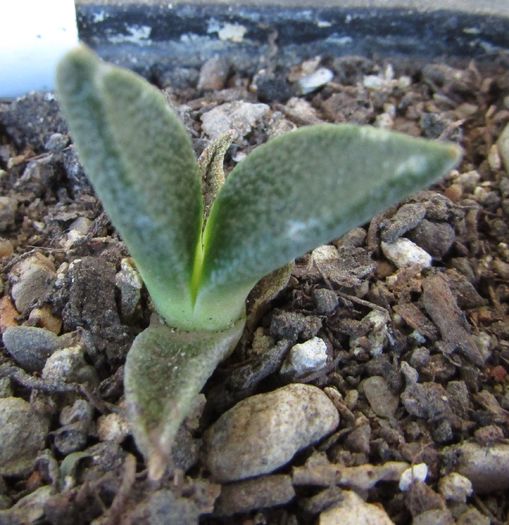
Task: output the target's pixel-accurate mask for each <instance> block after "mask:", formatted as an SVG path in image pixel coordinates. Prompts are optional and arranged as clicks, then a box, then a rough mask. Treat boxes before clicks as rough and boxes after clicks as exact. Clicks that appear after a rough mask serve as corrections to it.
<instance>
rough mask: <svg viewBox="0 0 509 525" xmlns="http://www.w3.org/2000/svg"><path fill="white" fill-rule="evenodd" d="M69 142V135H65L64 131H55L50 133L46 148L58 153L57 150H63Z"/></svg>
mask: <svg viewBox="0 0 509 525" xmlns="http://www.w3.org/2000/svg"><path fill="white" fill-rule="evenodd" d="M68 144H69V136H68V135H64V134H62V133H53V134H52V135H50V137H49V138H48V140H47V141H46V144H44V149H45V150H46V151H51V152H55V153H56V152H57V151H62V150H63V149H65V148H66V147H67V145H68Z"/></svg>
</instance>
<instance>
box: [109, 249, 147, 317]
mask: <svg viewBox="0 0 509 525" xmlns="http://www.w3.org/2000/svg"><path fill="white" fill-rule="evenodd" d="M115 285H116V287H117V288H118V289H119V290H120V312H121V314H122V317H124V319H129V318H131V317H132V316H133V315H134V314H135V313H136V310H137V308H138V305H139V304H140V299H141V290H142V288H143V281H142V279H141V276H140V274H139V273H138V270H136V268H135V267H134V265H133V263H132V259H130V258H129V257H126V258H124V259H122V261H121V262H120V271H119V272H118V273H117V274H116V275H115Z"/></svg>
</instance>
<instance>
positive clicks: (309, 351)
mask: <svg viewBox="0 0 509 525" xmlns="http://www.w3.org/2000/svg"><path fill="white" fill-rule="evenodd" d="M326 363H327V345H326V344H325V341H324V340H323V339H320V338H319V337H313V338H312V339H309V340H308V341H306V342H304V343H300V344H296V345H294V346H293V347H292V348H291V349H290V351H289V352H288V356H287V357H286V359H285V362H284V363H283V366H282V367H281V374H289V375H292V376H301V375H304V374H307V373H309V372H314V371H316V370H320V369H321V368H323V367H324V366H325V364H326Z"/></svg>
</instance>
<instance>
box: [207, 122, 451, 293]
mask: <svg viewBox="0 0 509 525" xmlns="http://www.w3.org/2000/svg"><path fill="white" fill-rule="evenodd" d="M459 157H460V149H459V148H458V147H456V146H454V145H452V144H445V143H439V142H432V141H427V140H423V139H416V138H412V137H409V136H406V135H402V134H400V133H394V132H388V131H384V130H380V129H375V128H372V127H359V126H353V125H330V124H325V125H319V126H312V127H308V128H301V129H299V130H297V131H295V132H292V133H289V134H287V135H284V136H281V137H278V138H275V139H274V140H272V141H270V142H269V143H267V144H265V145H263V146H261V147H259V148H257V149H256V150H255V151H253V153H251V154H250V155H249V156H248V157H247V158H246V159H245V160H244V161H243V162H241V163H240V164H239V165H238V166H237V167H236V168H235V169H234V170H233V171H232V172H231V174H230V176H229V177H228V179H227V180H226V183H225V184H224V186H223V187H222V188H221V191H220V192H219V195H218V197H217V199H216V201H215V203H214V205H213V207H212V210H211V212H210V217H209V221H208V223H207V226H206V229H205V252H204V265H203V271H202V280H201V285H202V287H203V290H204V294H205V295H207V294H208V293H209V291H212V290H214V289H216V290H217V289H219V290H221V289H222V288H223V287H227V288H229V289H231V288H233V287H236V286H237V287H238V288H239V289H243V290H245V289H249V287H250V286H252V285H253V284H254V283H255V282H256V281H257V280H258V279H259V278H260V277H262V276H263V275H266V274H267V273H269V272H271V271H273V270H274V269H276V268H279V267H281V266H283V265H284V264H286V263H287V262H288V261H289V260H291V259H294V258H295V257H297V256H300V255H302V254H304V253H305V252H306V251H308V250H309V249H311V248H314V247H315V246H318V245H320V244H322V243H324V242H328V241H330V240H332V239H334V238H337V237H339V236H341V235H342V234H343V233H345V232H347V231H348V230H350V229H351V228H353V227H354V226H357V225H359V224H362V223H363V222H365V221H367V220H369V219H370V218H371V217H372V216H373V215H375V214H376V213H378V212H380V211H381V210H383V209H385V208H387V207H389V206H390V205H392V204H395V203H396V202H398V201H400V200H401V199H403V198H404V197H407V196H408V195H409V194H411V193H412V192H415V191H417V190H419V189H421V188H423V187H425V186H426V185H429V184H431V183H432V182H433V181H435V180H437V179H439V178H440V177H442V176H443V175H445V173H446V172H447V171H448V170H449V169H451V168H452V167H453V166H454V164H455V163H456V162H457V161H458V159H459ZM211 293H214V292H211ZM204 302H206V299H205V301H204Z"/></svg>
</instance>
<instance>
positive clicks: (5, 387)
mask: <svg viewBox="0 0 509 525" xmlns="http://www.w3.org/2000/svg"><path fill="white" fill-rule="evenodd" d="M13 395H14V394H13V390H12V384H11V379H10V378H9V377H2V378H0V397H12V396H13Z"/></svg>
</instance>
